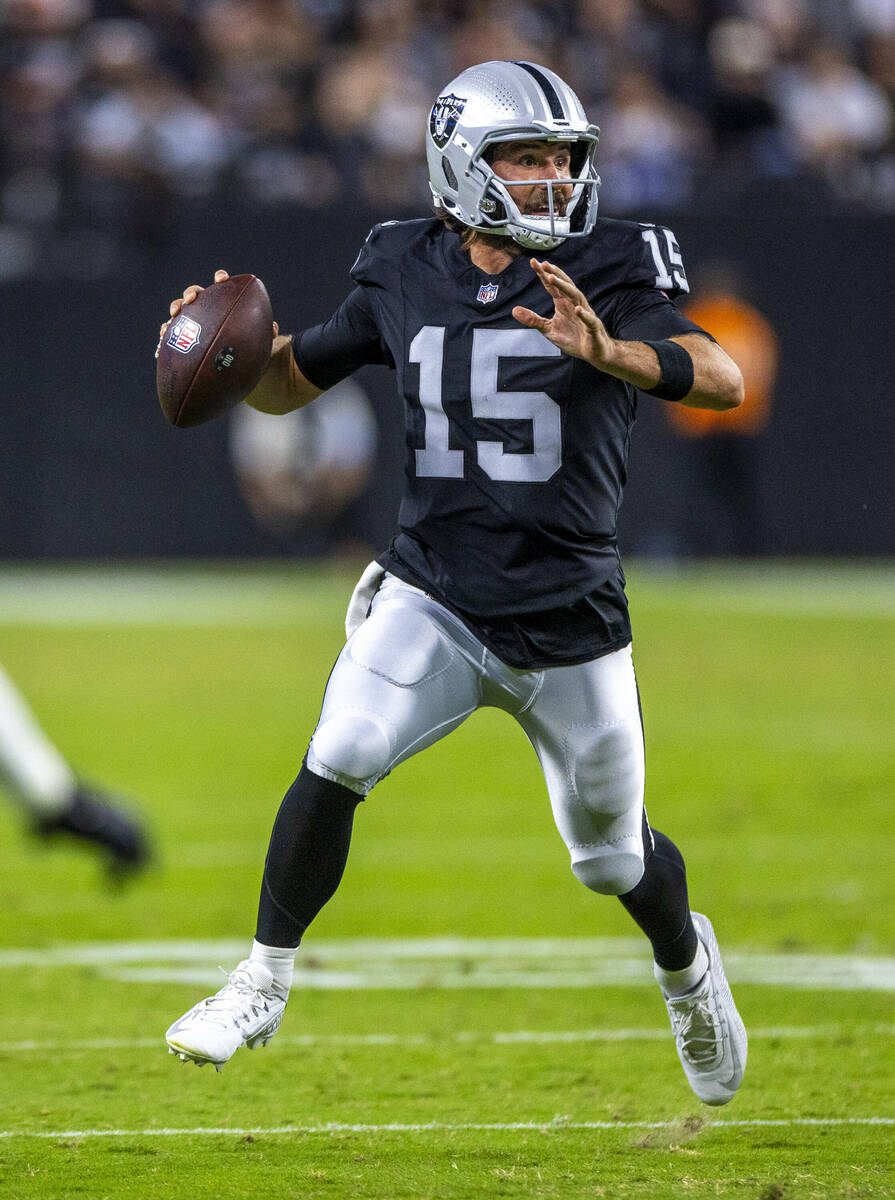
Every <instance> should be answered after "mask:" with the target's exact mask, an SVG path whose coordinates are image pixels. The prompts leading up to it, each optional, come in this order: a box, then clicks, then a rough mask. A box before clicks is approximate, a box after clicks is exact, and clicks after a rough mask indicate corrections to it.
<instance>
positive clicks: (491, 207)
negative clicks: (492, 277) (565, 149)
mask: <svg viewBox="0 0 895 1200" xmlns="http://www.w3.org/2000/svg"><path fill="white" fill-rule="evenodd" d="M599 136H600V130H599V129H598V128H597V126H596V125H591V124H590V123H589V122H588V119H587V117H586V115H585V113H584V109H583V108H582V107H581V102H580V101H579V99H578V97H577V96H576V95H575V93H574V92H573V91H572V89H571V88H570V87H569V85H568V84H567V83H565V82H564V81H563V80H562V79H560V77H559V76H558V75H556V74H555V73H554V72H553V71H550V70H548V68H547V67H539V66H537V65H536V64H535V63H529V62H500V61H495V62H486V63H481V64H480V65H479V66H477V67H470V68H469V69H468V70H466V71H463V72H461V73H460V74H459V75H458V76H457V77H456V79H452V80H451V82H450V83H449V84H447V85H446V86H445V87H444V88H443V89H442V91H441V94H440V95H439V97H438V99H437V100H436V101H435V103H434V105H433V106H432V111H431V112H430V114H429V128H428V131H427V133H426V160H427V163H428V167H429V186H430V188H431V189H432V198H433V201H434V203H435V207H436V208H438V209H442V210H443V211H444V212H446V213H448V214H449V215H450V216H451V217H454V218H455V219H456V220H457V221H460V222H461V223H462V224H463V225H467V226H469V227H470V228H472V229H478V230H481V232H483V233H492V234H503V235H505V236H507V237H511V238H512V239H513V240H514V241H516V242H518V243H519V244H520V245H521V246H526V247H528V248H529V249H532V250H550V249H552V248H553V247H554V246H558V245H559V244H560V242H563V241H565V239H566V238H570V237H583V236H585V235H586V234H588V233H590V231H591V230H592V229H593V227H594V222H595V221H596V219H597V188H598V187H599V186H600V177H599V175H598V174H597V173H596V171H595V169H594V162H593V160H594V153H595V152H596V148H597V142H598V140H599ZM532 141H538V142H540V141H545V142H568V143H569V145H570V147H571V168H572V176H571V179H544V180H535V179H527V180H525V181H524V183H525V185H526V186H530V185H531V184H533V183H541V184H545V185H546V187H547V203H548V209H549V211H548V212H547V213H546V214H543V215H541V214H537V215H535V214H532V213H522V212H521V211H520V210H519V207H518V205H517V204H516V202H515V201H514V199H513V195H512V191H513V184H512V183H511V182H509V181H507V180H502V179H500V178H499V177H498V176H497V175H495V173H494V171H493V170H492V169H491V166H490V165H489V162H488V157H489V151H490V150H491V149H492V148H493V147H494V146H496V145H497V144H499V143H501V142H532ZM517 182H518V183H522V182H523V181H521V180H519V181H517ZM569 184H571V185H572V195H571V199H570V200H569V202H568V204H567V206H566V208H565V211H564V212H563V213H562V215H560V209H561V207H562V206H561V205H557V204H556V202H555V197H554V191H553V189H554V188H555V187H557V186H563V185H564V186H566V187H568V186H569Z"/></svg>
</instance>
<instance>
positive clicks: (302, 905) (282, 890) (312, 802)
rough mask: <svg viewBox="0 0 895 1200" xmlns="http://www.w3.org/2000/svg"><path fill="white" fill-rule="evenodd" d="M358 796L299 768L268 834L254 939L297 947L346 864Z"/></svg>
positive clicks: (348, 789)
mask: <svg viewBox="0 0 895 1200" xmlns="http://www.w3.org/2000/svg"><path fill="white" fill-rule="evenodd" d="M361 800H363V796H359V795H357V793H356V792H352V791H351V789H350V788H346V787H343V786H342V785H341V784H340V783H333V782H332V781H331V780H329V779H322V778H321V777H320V776H319V775H315V774H314V772H313V771H309V770H308V768H307V766H302V769H301V770H300V771H299V773H298V778H297V779H296V780H295V783H293V785H292V787H291V788H290V789H289V791H288V792H287V793H286V795H285V797H284V799H283V803H282V804H281V805H280V811H279V812H278V813H277V819H276V821H274V826H273V832H272V833H271V835H270V846H269V848H268V851H267V860H266V862H265V864H264V876H263V878H262V881H261V899H260V900H259V902H258V927H257V930H256V933H255V940H256V941H258V942H261V943H263V944H264V945H265V946H297V945H298V944H299V942H300V941H301V938H302V934H303V933H304V931H305V930H306V929H307V927H308V926H309V925H310V923H311V922H312V921H313V919H314V918H315V917H316V916H317V914H318V913H319V912H320V910H321V908H323V906H324V904H326V902H327V900H329V898H330V897H331V896H332V895H333V893H334V892H335V890H336V888H337V887H338V886H339V882H340V880H341V878H342V873H343V872H344V870H345V863H346V862H347V861H348V847H349V844H350V842H351V826H352V824H353V822H354V810H355V809H356V808H357V806H358V804H359V803H360V802H361Z"/></svg>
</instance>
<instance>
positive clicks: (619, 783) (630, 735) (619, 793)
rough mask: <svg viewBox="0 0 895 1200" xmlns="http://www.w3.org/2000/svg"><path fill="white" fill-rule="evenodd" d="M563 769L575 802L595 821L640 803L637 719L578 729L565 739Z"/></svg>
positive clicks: (640, 738)
mask: <svg viewBox="0 0 895 1200" xmlns="http://www.w3.org/2000/svg"><path fill="white" fill-rule="evenodd" d="M565 751H566V770H567V772H568V775H569V777H570V778H571V780H572V783H573V786H574V790H575V795H576V796H577V798H578V803H579V804H580V805H581V806H583V807H584V808H585V809H587V810H588V811H589V812H591V813H593V814H594V815H595V817H596V818H597V819H598V820H605V819H607V818H610V819H611V818H615V817H618V816H620V815H622V814H623V813H626V812H629V811H630V810H631V808H632V807H633V806H635V805H639V804H640V803H641V800H642V797H643V735H642V732H641V728H640V719H639V717H637V718H629V719H628V720H626V721H622V722H619V723H618V724H615V725H608V726H604V727H602V728H601V727H588V726H579V727H577V728H575V729H573V731H572V735H570V736H569V737H568V738H567V739H566V747H565Z"/></svg>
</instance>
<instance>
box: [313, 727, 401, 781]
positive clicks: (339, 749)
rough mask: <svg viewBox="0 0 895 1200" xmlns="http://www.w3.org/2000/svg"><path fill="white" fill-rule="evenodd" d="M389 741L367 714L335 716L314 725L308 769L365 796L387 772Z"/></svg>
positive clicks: (383, 730)
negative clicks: (315, 727) (316, 725)
mask: <svg viewBox="0 0 895 1200" xmlns="http://www.w3.org/2000/svg"><path fill="white" fill-rule="evenodd" d="M391 756H392V744H391V737H390V736H389V732H388V730H387V729H386V728H385V726H384V725H383V723H382V722H381V721H379V720H377V719H376V717H375V716H372V715H371V714H369V713H355V712H345V711H342V712H338V713H336V714H334V715H333V716H332V717H329V718H328V719H327V720H325V721H323V722H322V723H321V724H320V725H318V727H317V729H316V731H315V733H314V736H313V737H312V738H311V745H310V747H309V749H308V766H309V768H310V769H311V770H312V771H314V772H315V773H316V774H318V775H323V776H324V777H325V778H328V779H333V780H334V781H335V782H336V783H341V784H344V786H345V787H348V788H351V790H352V791H354V792H361V793H362V794H366V792H368V791H369V790H370V788H371V787H372V786H373V784H374V783H376V782H378V780H379V779H381V778H382V776H383V775H385V773H386V772H387V771H388V769H389V765H390V761H391Z"/></svg>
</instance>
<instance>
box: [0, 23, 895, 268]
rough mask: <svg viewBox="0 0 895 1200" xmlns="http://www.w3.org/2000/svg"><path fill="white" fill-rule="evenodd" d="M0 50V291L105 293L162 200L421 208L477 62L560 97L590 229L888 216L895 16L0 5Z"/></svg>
mask: <svg viewBox="0 0 895 1200" xmlns="http://www.w3.org/2000/svg"><path fill="white" fill-rule="evenodd" d="M0 45H2V51H0V89H2V117H0V121H2V124H0V278H2V277H5V278H22V277H27V276H31V275H39V274H41V273H46V274H49V273H59V272H62V273H65V272H66V271H70V272H73V273H77V274H82V273H83V272H84V271H85V270H87V271H90V272H92V273H93V274H94V275H96V276H97V277H102V276H104V275H111V274H114V273H115V272H117V271H118V270H120V268H121V264H122V262H123V261H127V257H128V253H129V252H134V251H136V250H140V251H143V252H145V251H146V250H147V248H150V249H151V247H152V245H153V244H158V243H160V242H163V241H164V239H165V236H166V233H167V232H168V230H169V229H170V227H171V224H172V223H173V222H175V221H176V219H177V212H178V206H180V205H182V203H183V202H184V201H185V200H186V201H202V200H203V199H204V198H208V197H211V196H214V197H217V198H221V197H232V198H234V199H235V200H236V201H238V202H245V203H246V204H247V205H250V206H252V208H253V209H255V210H256V211H257V210H258V209H259V208H265V207H276V206H289V205H296V204H299V205H301V206H303V207H306V208H310V209H318V210H324V209H326V207H327V206H328V205H331V204H332V203H333V201H334V199H335V198H337V197H338V196H340V195H341V196H343V197H344V196H351V197H354V198H356V199H357V200H358V201H359V202H361V203H365V204H367V205H368V206H370V207H371V208H373V209H378V210H380V211H382V212H385V211H386V210H388V211H389V212H393V213H394V214H395V215H403V214H405V213H407V212H416V213H421V212H425V211H426V210H427V207H428V192H427V188H426V178H425V172H424V165H423V163H424V159H423V153H422V151H423V132H424V129H425V117H426V113H427V110H428V108H429V106H430V105H431V103H432V100H433V98H434V96H435V94H436V92H437V90H438V89H439V88H440V87H441V86H442V85H443V84H444V83H446V82H447V81H448V80H449V79H451V78H452V77H453V75H455V74H456V73H457V72H459V71H460V70H462V69H463V68H464V67H466V66H468V65H469V64H470V63H473V62H476V61H481V60H483V59H486V58H507V59H509V58H524V59H531V60H534V61H536V62H541V63H544V64H546V65H548V66H551V67H553V68H554V69H556V70H557V71H559V72H560V74H562V75H563V76H564V77H565V78H566V79H568V80H569V81H570V82H571V83H572V85H573V86H574V87H575V89H576V90H577V92H578V94H579V96H580V97H581V99H582V101H583V103H584V105H585V108H586V109H587V111H588V113H589V115H590V116H591V119H593V120H595V121H596V122H597V123H598V124H599V125H601V127H602V129H603V137H602V142H601V152H600V171H601V174H602V176H603V179H604V188H603V193H602V204H603V211H604V212H606V213H609V214H610V215H614V216H625V215H640V214H641V213H643V212H646V213H649V214H654V213H655V212H656V210H657V209H660V208H661V209H665V208H671V209H675V208H679V207H681V206H686V205H688V204H691V205H696V206H708V205H715V206H717V205H718V204H723V203H724V202H725V199H726V198H727V197H729V196H731V195H734V196H736V198H737V200H738V201H739V202H743V200H744V198H745V199H748V198H754V201H755V203H756V204H759V203H761V202H762V201H763V200H765V199H766V197H767V196H768V195H769V194H771V193H773V195H774V196H775V197H777V199H778V201H779V199H780V197H789V198H790V199H791V201H792V204H793V205H794V206H795V207H798V208H802V209H805V210H806V211H809V212H814V213H824V212H830V211H837V210H839V209H841V208H842V206H847V207H848V208H849V209H852V208H854V209H858V210H864V211H869V212H884V213H885V212H892V211H893V210H895V138H893V99H895V0H558V2H557V0H553V2H550V3H538V2H537V0H527V2H524V0H523V2H518V0H491V2H489V0H476V2H475V3H469V2H466V0H429V2H426V3H423V2H421V0H6V2H5V3H0Z"/></svg>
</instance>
